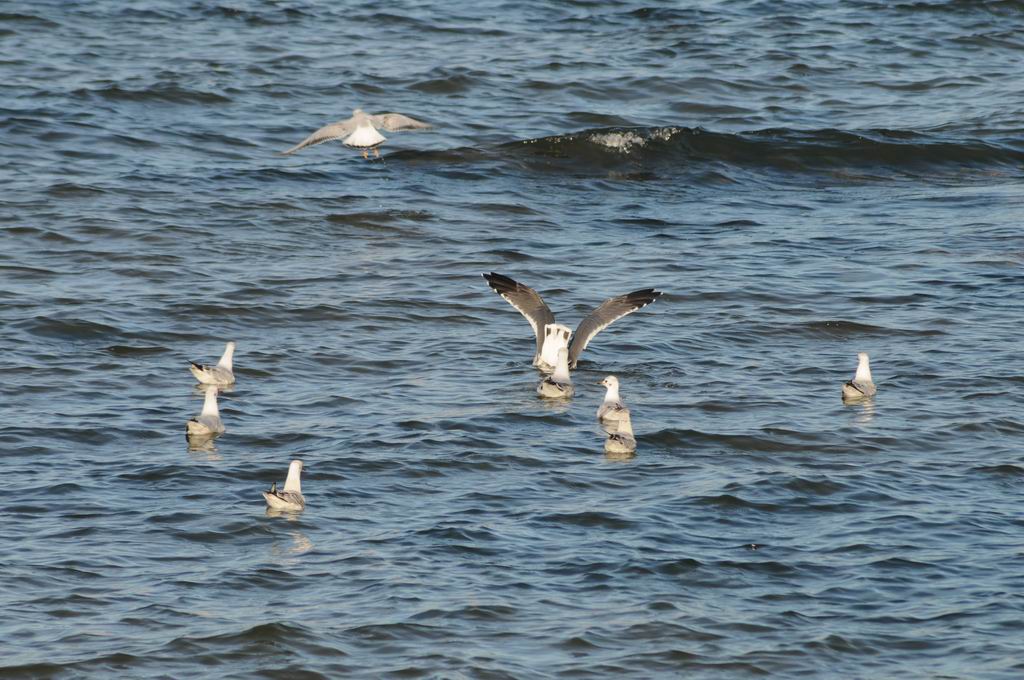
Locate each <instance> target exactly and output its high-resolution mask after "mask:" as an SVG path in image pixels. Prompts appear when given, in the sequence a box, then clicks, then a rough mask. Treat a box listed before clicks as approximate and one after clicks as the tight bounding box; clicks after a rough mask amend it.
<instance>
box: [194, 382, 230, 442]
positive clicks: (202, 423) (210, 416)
mask: <svg viewBox="0 0 1024 680" xmlns="http://www.w3.org/2000/svg"><path fill="white" fill-rule="evenodd" d="M222 432H224V423H222V422H221V420H220V410H219V409H218V408H217V388H216V387H213V386H210V387H207V388H206V398H205V399H204V400H203V410H202V411H201V412H200V413H199V415H197V416H196V417H195V418H189V420H188V422H187V423H185V434H186V435H187V436H190V437H210V436H213V435H216V434H221V433H222Z"/></svg>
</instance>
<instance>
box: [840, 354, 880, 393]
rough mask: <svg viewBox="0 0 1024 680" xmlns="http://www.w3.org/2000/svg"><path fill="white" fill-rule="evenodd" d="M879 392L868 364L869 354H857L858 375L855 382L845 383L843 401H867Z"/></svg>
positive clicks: (855, 376)
mask: <svg viewBox="0 0 1024 680" xmlns="http://www.w3.org/2000/svg"><path fill="white" fill-rule="evenodd" d="M876 391H877V390H876V389H875V383H874V381H872V380H871V366H870V364H869V363H868V353H867V352H858V353H857V373H856V374H855V375H854V376H853V380H850V381H849V382H846V383H843V399H844V400H854V399H865V398H867V397H870V396H872V395H874V393H875V392H876Z"/></svg>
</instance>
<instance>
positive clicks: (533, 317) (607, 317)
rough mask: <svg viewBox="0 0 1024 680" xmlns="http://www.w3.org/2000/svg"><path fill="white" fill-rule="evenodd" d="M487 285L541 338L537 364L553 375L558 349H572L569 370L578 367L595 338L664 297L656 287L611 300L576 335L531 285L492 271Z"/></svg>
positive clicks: (534, 360)
mask: <svg viewBox="0 0 1024 680" xmlns="http://www.w3.org/2000/svg"><path fill="white" fill-rule="evenodd" d="M483 277H484V278H485V279H486V280H487V285H489V286H490V287H491V289H492V290H493V291H494V292H495V293H497V294H498V295H500V296H501V297H502V298H504V299H505V301H506V302H508V303H509V304H510V305H512V306H513V307H514V308H515V309H516V310H517V311H518V312H519V313H520V314H522V315H523V316H524V317H526V320H527V321H529V322H530V326H531V327H532V328H533V332H534V335H535V336H536V339H537V349H536V351H535V352H534V355H533V365H534V366H536V367H537V368H539V369H540V370H542V371H544V372H545V373H551V372H552V371H554V370H555V363H556V359H557V357H558V350H559V349H561V348H563V347H565V348H567V349H568V350H569V368H576V364H577V362H578V361H579V356H580V354H581V353H582V352H583V350H584V349H586V348H587V345H588V344H589V343H590V341H591V340H592V339H593V338H594V336H595V335H597V334H598V333H600V332H601V331H603V330H604V329H605V328H607V327H608V326H609V325H610V324H612V323H613V322H615V321H617V320H618V319H621V318H622V317H624V316H626V315H627V314H632V313H633V312H635V311H636V310H638V309H641V308H643V307H646V306H647V305H649V304H651V303H652V302H654V301H655V300H657V299H658V298H659V297H660V296H661V292H660V291H657V290H654V289H653V288H644V289H641V290H635V291H633V292H632V293H626V294H625V295H618V296H616V297H612V298H608V299H607V300H605V301H604V302H602V303H601V304H600V305H599V306H598V308H597V309H595V310H594V311H592V312H591V313H590V314H588V315H587V316H586V317H585V318H584V319H583V321H580V325H579V326H577V327H576V332H575V333H573V332H572V330H571V329H570V328H569V327H568V326H562V325H560V324H557V323H555V315H554V314H553V313H552V311H551V308H550V307H548V305H547V303H545V302H544V300H543V298H541V296H540V295H539V294H538V293H537V291H535V290H534V289H533V288H530V287H529V286H524V285H523V284H521V283H519V282H518V281H515V280H513V279H510V278H509V277H507V276H504V275H502V274H498V273H497V272H491V273H489V274H484V275H483Z"/></svg>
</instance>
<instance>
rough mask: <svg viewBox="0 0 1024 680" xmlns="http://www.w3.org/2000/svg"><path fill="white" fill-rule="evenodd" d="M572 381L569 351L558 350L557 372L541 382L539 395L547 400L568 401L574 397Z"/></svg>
mask: <svg viewBox="0 0 1024 680" xmlns="http://www.w3.org/2000/svg"><path fill="white" fill-rule="evenodd" d="M574 391H575V390H573V387H572V379H570V378H569V350H567V349H566V348H565V347H561V348H559V350H558V363H557V364H556V365H555V372H554V373H552V374H551V375H549V376H548V377H546V378H544V379H543V380H541V381H540V384H539V385H537V394H538V395H540V396H541V397H544V398H545V399H568V398H569V397H571V396H572V395H573V392H574Z"/></svg>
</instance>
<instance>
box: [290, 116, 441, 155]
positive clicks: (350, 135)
mask: <svg viewBox="0 0 1024 680" xmlns="http://www.w3.org/2000/svg"><path fill="white" fill-rule="evenodd" d="M430 127H431V125H430V124H429V123H424V122H423V121H419V120H416V119H414V118H410V117H409V116H404V115H402V114H401V113H377V114H369V113H366V112H365V111H363V110H362V109H355V110H354V111H353V112H352V117H351V118H349V119H347V120H339V121H338V122H336V123H331V124H330V125H325V126H323V127H322V128H320V129H319V130H317V131H316V132H314V133H313V134H311V135H310V136H309V137H306V138H305V139H304V140H302V141H301V142H299V143H298V144H296V145H295V146H293V147H292V148H290V149H286V150H285V151H282V152H281V153H282V154H283V155H288V154H293V153H295V152H296V151H301V150H302V149H305V148H306V147H307V146H315V145H316V144H322V143H323V142H329V141H332V140H336V139H340V140H341V143H342V144H344V145H345V146H349V147H353V148H356V149H362V150H363V158H366V157H367V150H368V149H375V148H376V147H378V146H380V145H381V144H383V143H384V142H385V141H386V140H387V137H385V136H384V135H382V134H381V133H380V132H378V131H377V129H378V128H381V129H384V130H387V131H389V132H398V131H399V130H426V129H428V128H430ZM378 155H380V154H379V152H378Z"/></svg>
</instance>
